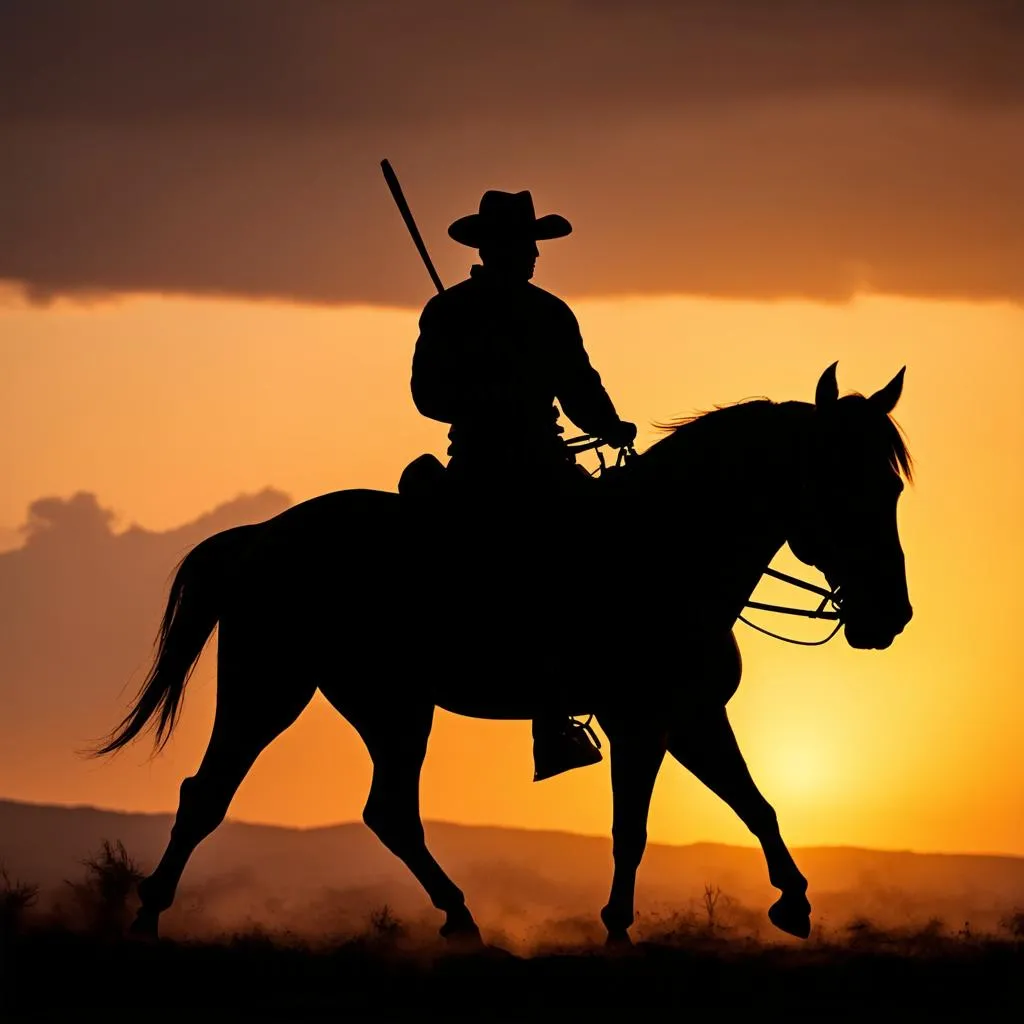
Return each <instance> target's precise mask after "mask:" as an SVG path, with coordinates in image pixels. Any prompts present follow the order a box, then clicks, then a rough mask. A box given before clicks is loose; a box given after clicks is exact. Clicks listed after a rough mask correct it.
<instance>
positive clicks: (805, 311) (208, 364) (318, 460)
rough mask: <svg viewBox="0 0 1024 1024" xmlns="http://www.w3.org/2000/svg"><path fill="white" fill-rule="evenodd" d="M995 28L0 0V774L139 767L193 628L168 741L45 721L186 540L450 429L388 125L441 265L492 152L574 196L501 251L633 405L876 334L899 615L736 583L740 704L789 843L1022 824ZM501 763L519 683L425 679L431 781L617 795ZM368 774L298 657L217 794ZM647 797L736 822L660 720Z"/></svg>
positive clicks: (1012, 158) (868, 369)
mask: <svg viewBox="0 0 1024 1024" xmlns="http://www.w3.org/2000/svg"><path fill="white" fill-rule="evenodd" d="M43 8H45V9H46V14H45V15H44V14H43V13H42V9H43ZM1022 69H1024V6H1022V5H1020V4H1017V3H1009V2H997V0H992V2H978V3H973V4H958V3H945V2H942V0H936V2H934V3H926V2H900V0H889V2H886V3H881V2H878V3H875V2H870V0H868V2H861V3H853V2H850V3H845V2H835V3H828V4H815V3H810V2H795V0H794V2H790V0H783V2H778V3H774V4H772V5H764V6H761V5H751V4H747V3H743V2H739V0H736V2H728V0H726V2H716V3H712V2H710V0H709V2H707V3H662V2H656V0H647V2H632V3H630V4H628V5H627V4H616V3H605V2H598V0H594V2H589V3H583V2H576V3H572V2H562V3H552V4H547V3H540V2H525V3H519V4H515V5H486V4H479V3H475V4H469V3H462V2H457V0H444V2H439V3H432V4H422V5H421V4H418V3H412V2H403V3H399V2H392V3H388V2H384V3H369V2H367V3H362V2H348V3H340V2H339V3H327V2H323V3H309V4H302V5H286V4H281V3H271V2H263V0H252V2H249V3H246V4H244V5H243V4H239V3H204V4H198V3H196V4H190V3H182V2H180V0H179V2H176V3H169V2H168V3H163V2H156V3H149V4H146V5H134V4H129V3H104V2H97V3H93V4H89V5H77V4H73V3H52V4H44V5H36V4H32V3H27V2H24V3H13V4H8V5H5V6H4V7H3V9H2V11H0V145H2V147H3V153H4V156H3V163H4V173H3V177H2V181H0V279H2V281H3V282H4V283H3V285H2V287H0V438H2V439H3V440H2V442H0V479H2V480H3V487H2V488H0V552H4V553H0V796H5V797H12V798H18V799H26V800H38V801H52V802H61V803H91V804H96V805H99V806H105V807H114V808H124V809H132V810H169V809H173V808H174V806H175V805H176V800H177V786H178V784H179V783H180V781H181V779H182V777H183V776H185V775H187V774H189V773H191V771H193V770H194V767H195V766H196V764H197V763H198V759H199V757H200V756H201V752H202V749H203V746H204V744H205V741H206V738H207V735H208V729H209V724H210V720H211V715H212V708H213V693H214V690H213V685H214V684H213V678H212V659H211V658H209V656H207V657H206V658H204V662H203V665H202V669H201V671H200V672H199V673H198V675H197V677H196V679H195V680H194V681H193V683H192V684H191V685H192V689H191V690H190V693H189V699H188V701H187V702H186V708H185V713H184V717H183V720H182V724H181V726H180V729H179V732H178V734H177V735H176V737H175V739H174V740H173V742H172V743H171V745H170V747H169V748H168V749H167V751H166V752H165V753H164V754H163V755H161V757H159V758H157V759H156V760H154V761H152V762H147V761H146V760H145V755H146V753H147V750H146V749H145V748H143V747H142V746H139V747H138V748H132V749H131V750H129V751H128V752H127V753H126V754H125V755H123V756H121V757H120V758H118V759H117V760H115V761H113V762H86V761H83V760H82V759H81V758H79V757H77V756H76V754H75V750H76V749H77V748H80V747H81V746H83V745H85V744H87V743H88V742H90V741H91V740H93V739H95V738H96V737H97V736H98V735H99V734H101V733H102V732H104V731H105V730H106V729H108V728H109V727H110V726H112V725H113V724H114V723H115V722H116V720H117V719H118V718H119V717H120V715H121V714H122V712H123V708H124V705H125V702H126V700H127V699H128V698H129V697H130V695H131V694H132V693H133V692H134V686H135V685H137V683H138V681H139V679H140V678H141V676H142V674H144V671H145V668H146V658H147V656H148V652H149V643H150V641H151V638H152V631H153V628H154V626H155V623H156V619H157V616H158V613H159V611H160V610H161V608H162V604H163V601H164V600H165V597H166V581H167V576H168V574H169V573H170V571H171V569H172V567H173V565H174V563H175V562H176V561H177V559H178V557H180V555H181V554H182V553H184V551H185V550H186V549H187V547H188V545H189V544H192V543H195V542H196V541H197V540H199V539H201V537H202V536H205V535H207V534H208V533H209V532H211V531H212V530H213V529H221V528H224V527H225V526H227V525H230V523H232V522H240V521H246V520H255V519H262V518H265V517H267V516H269V515H271V514H274V513H275V512H277V511H279V510H280V509H282V508H283V507H285V506H286V505H287V504H289V503H291V502H295V501H300V500H303V499H305V498H308V497H312V496H314V495H316V494H320V493H323V492H325V491H329V490H335V489H339V488H344V487H354V486H371V487H379V488H385V489H393V488H394V486H395V484H396V483H397V479H398V475H399V473H400V472H401V470H402V467H403V466H404V465H405V463H406V462H407V461H409V460H410V459H411V458H413V457H414V456H415V455H417V454H419V453H420V452H422V451H433V452H435V453H437V454H438V455H443V452H444V448H445V428H444V427H443V426H442V425H441V424H438V423H435V422H432V421H427V420H424V419H423V418H422V417H420V416H419V415H418V414H417V413H416V410H415V409H414V407H413V405H412V401H411V398H410V396H409V389H408V384H409V368H410V360H411V356H412V348H413V344H414V342H415V339H416V319H417V315H418V310H419V308H420V307H421V306H422V304H423V303H424V302H425V301H426V300H427V298H429V296H430V293H431V289H430V282H429V280H428V278H427V276H426V274H425V272H424V271H423V268H422V266H421V265H420V264H419V262H418V259H417V256H416V253H415V250H414V249H413V247H412V245H411V243H410V242H409V239H408V237H407V236H406V235H405V233H404V229H403V227H402V224H401V221H400V219H399V217H398V214H397V213H396V211H395V210H394V208H393V206H392V205H391V201H390V198H389V196H388V194H387V190H386V188H385V186H384V184H383V181H382V179H381V178H380V174H379V167H378V164H379V161H380V159H381V158H382V157H385V156H387V157H389V158H390V159H391V160H392V161H393V163H394V165H395V167H396V170H397V171H398V173H399V175H400V176H401V178H402V180H403V183H404V185H405V188H406V194H407V196H408V198H409V201H410V203H411V204H412V206H413V209H414V211H415V213H416V214H417V217H418V220H419V222H420V226H421V228H422V230H423V234H424V236H425V238H426V241H427V244H428V246H429V247H430V249H431V252H432V254H433V255H434V258H435V261H436V263H437V265H438V268H439V270H440V272H441V275H442V277H443V278H444V280H445V281H446V282H454V281H456V280H458V279H459V278H460V276H462V275H464V274H465V272H466V270H467V269H468V267H469V265H470V264H471V263H472V262H473V259H474V257H475V253H473V252H472V251H471V250H468V249H465V248H463V247H460V246H458V245H456V244H455V243H454V242H451V241H450V240H449V239H448V238H447V235H446V231H445V229H446V227H447V224H448V223H449V222H450V221H452V220H454V219H455V218H456V217H458V216H461V215H462V214H464V213H468V212H471V211H472V210H474V209H475V208H476V206H477V204H478V202H479V198H480V194H481V193H482V192H483V191H484V190H485V189H487V188H501V189H507V190H513V191H514V190H518V189H521V188H529V189H531V190H532V191H533V195H534V199H535V203H536V206H537V210H538V213H547V212H558V213H562V214H564V215H565V216H566V217H568V218H569V219H570V220H571V221H572V222H573V224H574V227H575V231H574V233H573V234H572V235H571V236H570V237H569V238H567V239H564V240H559V241H554V242H547V243H541V258H540V261H539V263H538V270H537V277H536V283H538V284H539V285H541V286H543V287H546V288H549V289H551V290H552V291H555V292H556V293H557V294H559V295H562V296H563V297H565V298H566V299H567V300H568V301H569V302H570V304H571V305H572V307H573V309H574V311H575V312H576V314H577V316H578V318H579V320H580V323H581V326H582V329H583V335H584V339H585V341H586V344H587V348H588V351H589V352H590V355H591V358H592V361H593V363H594V365H595V366H596V367H597V368H598V369H599V371H600V372H601V374H602V377H603V379H604V381H605V384H606V386H607V387H608V390H609V392H610V393H611V395H612V397H613V399H614V401H615V402H616V405H617V406H618V408H619V411H620V413H621V414H622V415H623V416H624V417H626V418H628V419H633V420H635V421H636V422H637V423H638V424H640V427H641V436H640V443H641V444H642V445H647V444H650V443H652V442H653V441H655V440H656V439H657V437H658V436H659V434H658V432H657V430H656V429H655V427H654V424H655V423H658V422H665V421H667V420H669V419H672V418H673V417H678V416H683V415H689V414H691V413H693V412H696V411H699V410H702V409H707V408H710V407H711V406H713V405H714V404H716V403H724V402H730V401H735V400H739V399H742V398H747V397H751V396H761V395H764V396H768V397H770V398H774V399H778V400H788V399H799V400H811V398H812V396H813V391H814V385H815V382H816V380H817V378H818V376H819V374H820V373H821V371H822V370H823V369H824V368H825V366H827V365H828V364H829V363H831V362H832V361H834V360H837V359H838V360H839V383H840V388H841V390H859V391H871V390H874V389H877V388H878V387H880V386H881V385H883V384H884V383H886V382H887V381H888V380H889V379H890V378H891V377H892V376H893V374H894V373H895V372H896V371H897V370H898V369H899V368H900V367H901V366H903V365H906V366H907V376H906V386H905V390H904V397H903V399H902V400H901V402H900V404H899V406H898V408H897V410H896V414H895V415H896V418H897V420H898V421H899V422H900V424H901V425H902V426H903V428H904V430H905V432H906V434H907V437H908V439H909V443H910V448H911V451H912V453H913V455H914V458H915V462H916V475H917V480H916V483H915V485H914V486H913V487H911V488H908V490H907V492H906V494H905V495H904V497H903V499H902V500H901V507H900V527H901V535H902V538H903V542H904V548H905V551H906V554H907V567H908V579H909V583H910V596H911V600H912V603H913V605H914V610H915V617H914V619H913V621H912V622H911V624H910V625H909V626H908V628H907V630H906V631H905V633H904V634H903V635H902V636H901V637H899V638H898V639H897V641H896V642H895V643H894V645H893V646H892V648H891V649H890V650H888V651H885V652H862V651H853V650H851V649H849V648H848V647H847V646H846V645H845V643H844V642H843V641H842V639H837V640H835V641H834V642H833V643H831V644H829V645H827V646H825V647H822V648H814V649H800V648H794V647H790V646H786V645H781V644H779V643H777V642H775V641H772V640H769V639H767V638H764V637H761V636H758V635H756V634H754V633H752V632H751V631H749V630H747V629H746V628H745V627H743V626H739V627H738V629H739V631H740V632H739V633H738V636H739V639H740V644H741V648H742V651H743V655H744V659H745V670H744V681H743V683H742V685H741V687H740V690H739V692H738V693H737V695H736V697H735V698H734V699H733V701H732V703H731V705H730V715H731V717H732V720H733V723H734V726H735V728H736V732H737V734H738V736H739V740H740V744H741V747H742V748H743V750H744V752H745V754H746V755H747V759H748V762H749V764H750V767H751V770H752V772H753V774H754V777H755V779H756V780H757V781H758V783H759V784H760V785H761V787H762V790H763V792H764V793H765V795H766V796H767V797H768V799H769V800H770V801H771V802H772V803H773V804H774V805H775V807H776V810H777V811H778V814H779V818H780V822H781V825H782V829H783V835H784V836H785V837H786V838H787V840H788V841H790V842H792V843H794V844H798V845H807V844H849V845H858V846H872V847H880V848H890V849H892V848H896V849H908V848H909V849H917V850H932V851H934V850H946V851H973V852H1005V853H1016V854H1021V855H1024V754H1022V752H1021V741H1020V737H1021V735H1022V734H1024V645H1022V643H1021V640H1020V630H1021V626H1020V623H1021V621H1022V612H1024V591H1022V587H1021V580H1022V579H1024V532H1022V530H1021V522H1022V512H1024V403H1022V402H1021V391H1022V388H1024V307H1022V305H1021V300H1022V298H1024V270H1022V268H1024V70H1022ZM76 495H78V497H75V496H76ZM90 496H92V497H90ZM41 499H51V500H48V501H41ZM222 506H223V507H222ZM30 507H31V511H30ZM103 510H108V512H109V515H105V514H104V511H103ZM670 515H671V510H670V509H666V516H667V517H670ZM204 517H205V518H204ZM23 527H24V528H23ZM658 528H661V527H659V524H652V529H658ZM610 553H611V549H609V554H610ZM777 564H778V565H779V566H780V567H783V568H790V569H792V568H793V565H794V563H793V560H792V559H791V558H787V557H786V553H784V554H783V555H782V556H780V559H779V560H778V563H777ZM803 572H804V574H805V575H807V576H808V578H813V573H812V571H811V570H807V569H804V570H803ZM765 593H771V594H774V595H776V596H783V595H782V594H781V593H780V592H779V591H778V590H777V589H773V588H771V587H768V586H767V585H766V586H765ZM631 597H632V600H633V608H634V609H635V611H634V616H635V622H636V624H637V625H638V626H641V625H642V624H643V621H644V614H645V607H644V595H642V594H635V595H631ZM785 597H786V599H789V597H790V595H785ZM552 601H553V603H554V604H555V605H556V606H558V607H565V608H567V607H568V605H567V598H566V597H564V596H562V597H560V596H559V595H558V592H557V590H553V596H552ZM128 620H130V622H129V621H128ZM761 621H764V620H763V619H762V620H761ZM775 625H777V624H775ZM783 625H784V626H785V627H786V628H787V629H788V628H790V627H792V628H793V629H794V630H795V631H796V632H798V633H800V635H812V634H813V633H814V632H815V629H814V627H813V626H810V625H804V624H801V623H789V622H786V623H783ZM607 640H608V642H609V643H611V642H613V638H612V636H611V635H609V636H608V638H607ZM581 642H583V638H581ZM481 685H486V680H482V681H481ZM531 770H532V769H531V760H530V736H529V725H528V723H487V722H476V721H469V720H463V719H455V718H454V717H452V716H450V715H447V714H440V715H439V716H438V719H437V724H436V727H435V732H434V736H433V738H432V742H431V748H430V751H429V753H428V757H427V763H426V767H425V771H424V781H423V810H424V816H426V817H430V818H439V819H446V820H451V821H460V822H470V823H474V822H487V823H499V824H508V825H518V826H524V827H530V828H564V829H569V830H573V831H579V832H586V833H593V834H606V833H607V832H608V829H609V825H610V807H611V803H610V791H609V785H608V771H607V764H604V765H602V766H599V767H597V768H588V769H585V770H581V771H578V772H573V773H571V774H570V775H567V776H563V777H560V778H557V779H553V780H551V781H548V782H545V783H543V784H539V785H534V784H533V783H532V782H531V781H530V778H531ZM369 773H370V768H369V759H368V757H367V755H366V753H365V750H364V749H363V747H362V746H361V744H360V743H359V742H358V740H357V738H356V736H355V734H354V731H353V730H352V728H351V727H350V726H349V725H348V724H347V723H345V722H344V721H343V720H342V719H340V718H339V717H338V716H337V715H336V714H335V713H334V712H333V711H330V710H329V709H328V708H327V707H326V706H325V704H324V703H323V702H322V701H321V700H320V699H319V698H318V699H317V700H316V701H315V702H314V705H313V706H311V707H310V709H308V710H307V712H306V713H305V715H304V716H303V717H302V719H301V720H300V721H299V723H298V724H297V725H296V726H294V727H293V728H292V729H291V730H290V731H289V732H288V733H286V734H285V735H284V736H283V737H281V738H280V739H279V740H278V741H277V742H276V743H275V744H274V745H273V746H272V747H271V748H270V749H269V750H268V751H267V752H266V753H265V754H264V755H263V757H262V758H261V759H260V761H259V762H258V763H257V765H256V767H255V769H254V770H253V772H252V773H251V775H250V777H249V778H248V779H247V780H246V782H245V783H244V784H243V786H242V788H241V790H240V791H239V793H238V795H237V797H236V799H235V801H234V803H233V805H232V808H231V815H232V816H233V817H236V818H240V819H243V820H250V821H261V822H277V823H282V824H289V825H313V824H322V823H327V822H333V821H341V820H351V819H354V818H357V817H358V815H359V813H360V811H361V807H362V803H363V800H364V798H365V793H366V790H367V787H368V784H369ZM649 831H650V836H651V838H652V839H654V840H660V841H667V842H691V841H695V840H714V841H721V842H740V843H749V842H751V838H750V837H749V835H748V834H747V833H746V831H745V829H744V828H743V826H742V825H740V824H739V822H738V821H737V820H736V819H735V818H734V816H733V815H732V812H730V811H729V810H728V809H727V808H726V807H725V806H724V805H723V804H721V803H720V802H719V801H718V800H717V798H715V797H713V796H712V795H711V794H710V793H708V792H707V791H705V790H704V789H703V788H702V787H701V786H700V784H699V783H697V782H696V781H695V780H693V779H692V778H691V777H689V776H688V775H687V774H686V773H685V772H684V771H683V770H682V769H681V768H680V767H679V766H678V765H675V764H674V763H673V764H672V765H666V769H665V770H664V771H663V773H662V777H661V779H660V781H659V783H658V788H657V790H656V793H655V800H654V806H653V809H652V814H651V826H650V830H649Z"/></svg>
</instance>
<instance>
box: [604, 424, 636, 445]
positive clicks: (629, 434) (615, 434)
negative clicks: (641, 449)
mask: <svg viewBox="0 0 1024 1024" xmlns="http://www.w3.org/2000/svg"><path fill="white" fill-rule="evenodd" d="M603 440H604V442H605V443H606V444H609V445H611V447H612V448H630V447H632V445H633V442H634V441H635V440H636V424H635V423H630V422H629V421H628V420H619V422H618V423H617V424H616V425H615V428H614V429H613V430H609V431H608V432H607V433H606V434H605V435H604V438H603Z"/></svg>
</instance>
